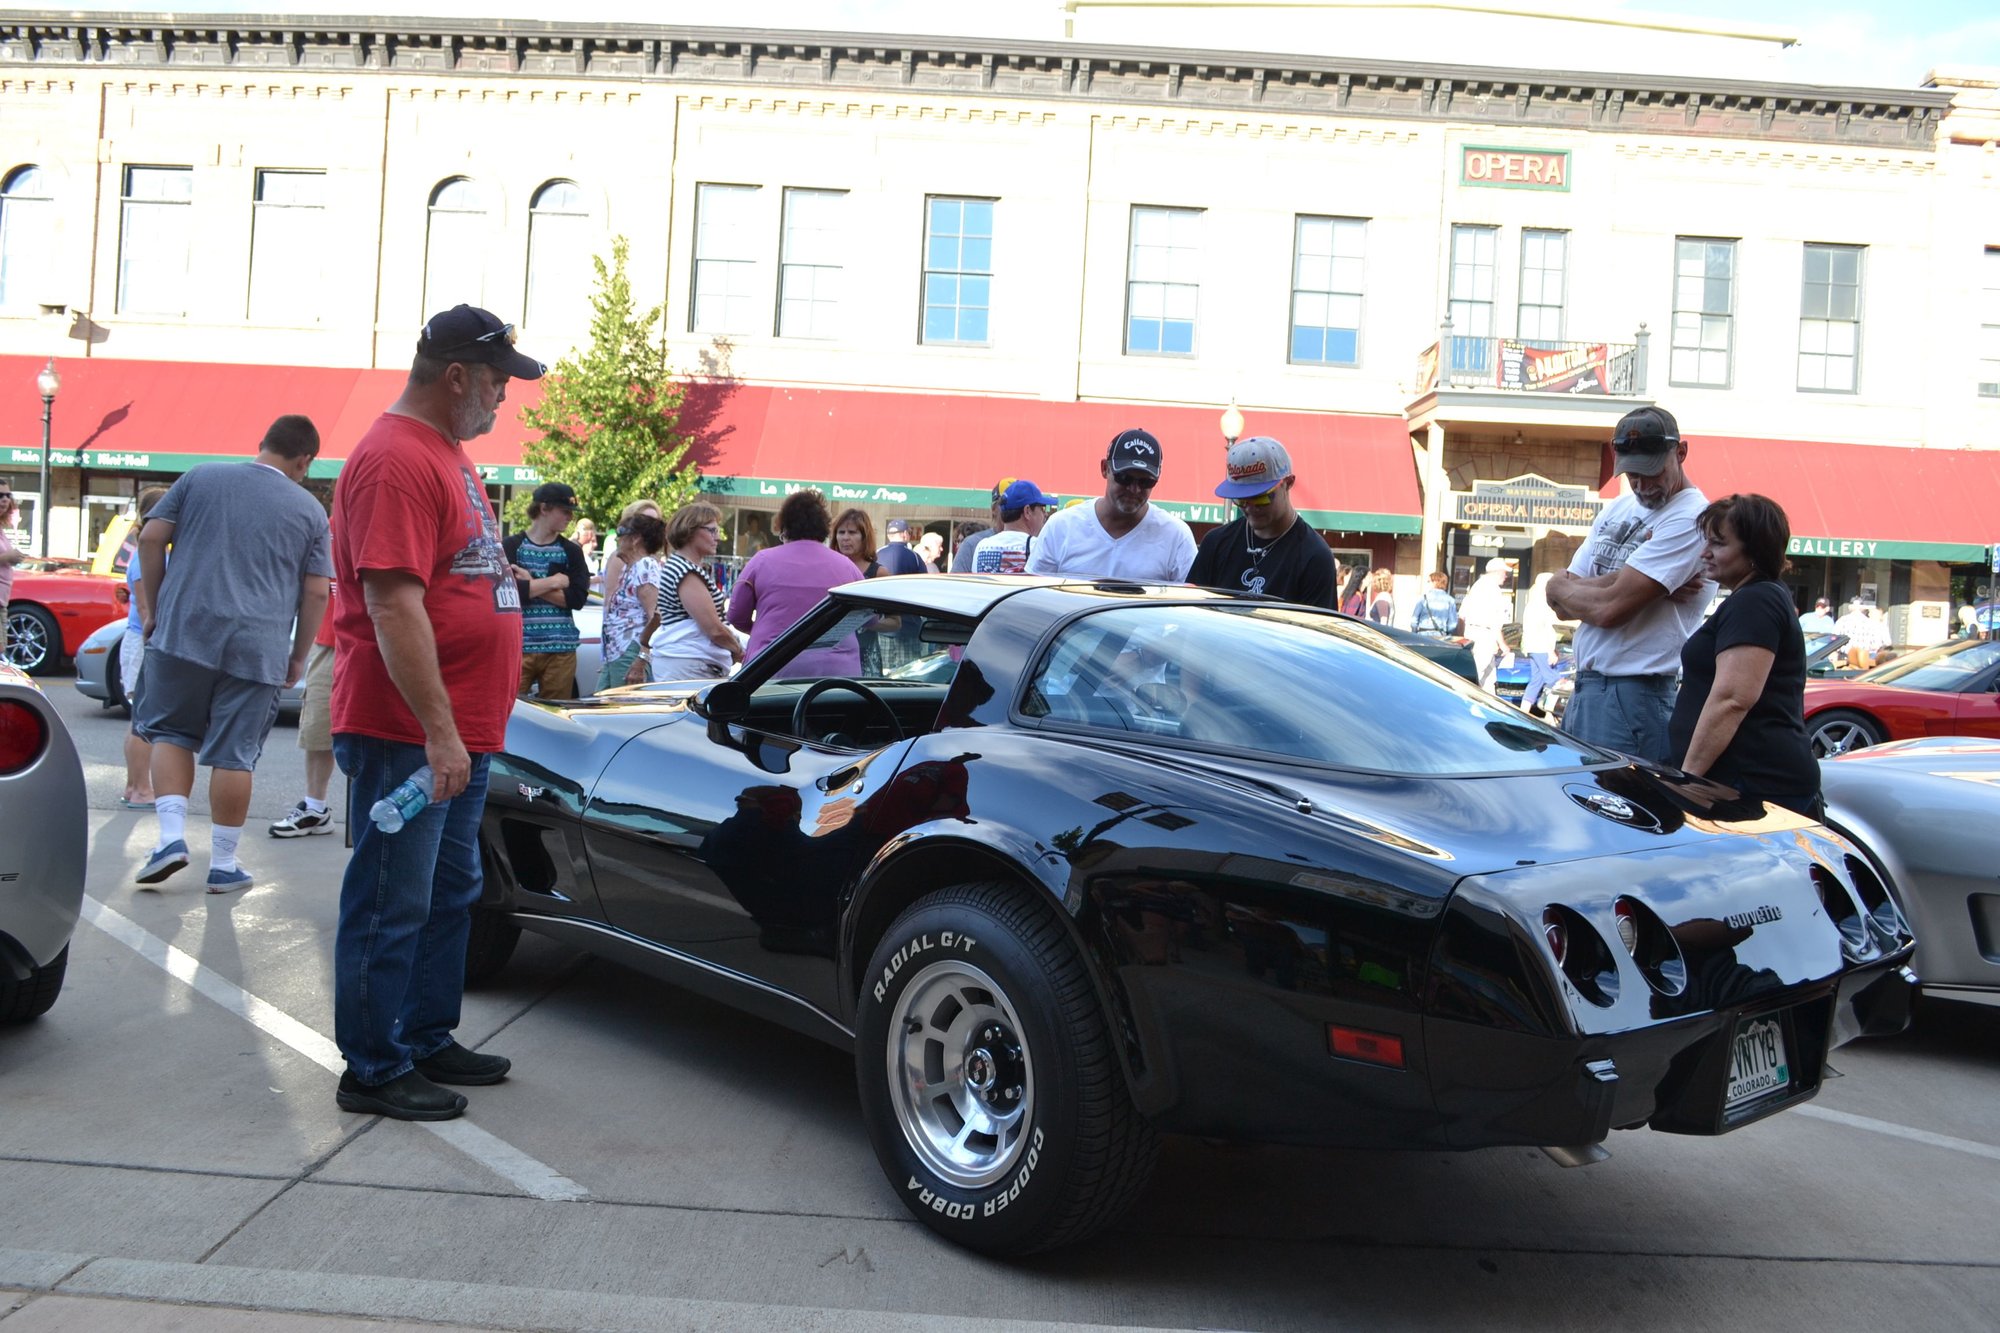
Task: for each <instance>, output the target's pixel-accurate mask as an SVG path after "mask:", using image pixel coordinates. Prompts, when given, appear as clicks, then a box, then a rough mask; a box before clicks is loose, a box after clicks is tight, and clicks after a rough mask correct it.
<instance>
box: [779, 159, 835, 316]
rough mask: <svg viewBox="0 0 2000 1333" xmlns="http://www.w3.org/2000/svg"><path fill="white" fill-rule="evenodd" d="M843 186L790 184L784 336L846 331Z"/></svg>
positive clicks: (782, 271) (783, 265)
mask: <svg viewBox="0 0 2000 1333" xmlns="http://www.w3.org/2000/svg"><path fill="white" fill-rule="evenodd" d="M846 198H847V195H846V192H845V191H842V190H786V191H785V236H784V242H783V248H782V250H781V251H780V253H779V255H778V336H779V337H781V338H831V337H833V336H835V335H836V334H837V333H839V332H840V274H841V270H840V261H841V258H842V245H841V237H840V208H841V204H842V202H843V201H844V200H845V199H846Z"/></svg>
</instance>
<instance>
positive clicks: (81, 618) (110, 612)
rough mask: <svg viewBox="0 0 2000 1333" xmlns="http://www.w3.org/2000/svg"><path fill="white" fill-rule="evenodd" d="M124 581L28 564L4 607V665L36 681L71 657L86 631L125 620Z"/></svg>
mask: <svg viewBox="0 0 2000 1333" xmlns="http://www.w3.org/2000/svg"><path fill="white" fill-rule="evenodd" d="M126 597H127V593H126V591H125V580H124V579H122V578H118V577H115V576H110V575H104V574H92V573H90V572H88V571H87V570H83V569H78V568H76V567H75V566H73V565H61V564H56V563H54V562H50V561H29V562H27V563H25V564H23V565H22V566H21V567H20V568H18V569H16V570H15V571H14V591H13V593H12V595H11V596H10V597H9V599H8V602H7V660H8V661H9V662H11V663H13V664H14V665H15V666H17V667H19V668H20V669H21V670H23V671H26V672H28V673H29V674H30V675H41V674H43V673H45V672H47V671H50V670H52V669H53V668H54V667H55V665H56V663H57V662H59V661H61V660H62V659H63V658H65V657H74V656H75V655H76V651H77V649H79V648H81V647H82V646H83V641H84V640H85V639H87V638H89V637H90V634H91V631H93V630H95V629H97V628H98V627H100V626H102V625H107V624H109V623H111V622H112V621H114V620H123V619H124V618H125V616H126V614H127V604H126Z"/></svg>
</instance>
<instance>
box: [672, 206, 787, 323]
mask: <svg viewBox="0 0 2000 1333" xmlns="http://www.w3.org/2000/svg"><path fill="white" fill-rule="evenodd" d="M757 189H758V187H757V186H755V185H697V186H695V187H694V301H693V309H692V312H691V313H690V315H689V316H688V327H689V328H691V329H693V330H694V331H695V332H696V333H755V332H756V331H757V327H758V324H759V323H760V321H759V319H758V316H757V292H756V287H757V234H756V221H757V219H756V212H757ZM766 299H768V297H767V298H766ZM764 308H765V309H766V310H769V309H770V307H769V306H766V307H764Z"/></svg>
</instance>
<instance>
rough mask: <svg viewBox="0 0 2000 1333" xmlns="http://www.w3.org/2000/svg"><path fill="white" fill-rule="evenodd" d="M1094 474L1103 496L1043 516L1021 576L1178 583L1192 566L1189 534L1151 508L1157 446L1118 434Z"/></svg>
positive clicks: (1144, 437) (1143, 434)
mask: <svg viewBox="0 0 2000 1333" xmlns="http://www.w3.org/2000/svg"><path fill="white" fill-rule="evenodd" d="M1097 470H1098V471H1099V472H1100V473H1102V474H1103V477H1104V494H1103V495H1102V496H1101V497H1099V498H1098V499H1097V500H1095V501H1094V502H1092V503H1090V504H1080V505H1075V506H1073V507H1071V508H1069V509H1064V510H1060V511H1058V512H1056V513H1054V514H1051V515H1050V516H1049V521H1048V523H1047V524H1046V525H1045V526H1044V527H1043V528H1042V532H1041V535H1040V536H1039V537H1037V538H1036V539H1035V546H1034V549H1033V550H1032V551H1030V552H1029V553H1028V573H1030V574H1061V575H1068V576H1071V577H1074V578H1080V579H1129V580H1132V581H1134V582H1144V583H1184V582H1186V580H1187V574H1188V568H1189V566H1191V565H1193V564H1194V551H1195V546H1194V533H1192V532H1191V531H1189V530H1188V525H1187V524H1186V523H1184V522H1182V521H1181V520H1180V519H1179V518H1177V517H1175V516H1174V515H1172V514H1169V513H1167V512H1166V511H1165V510H1164V509H1161V508H1159V507H1157V506H1156V505H1154V504H1153V503H1152V494H1153V487H1154V485H1155V484H1157V483H1158V481H1159V480H1160V442H1159V441H1158V440H1156V439H1154V438H1153V436H1152V435H1151V434H1150V433H1149V432H1147V431H1143V430H1128V431H1123V432H1121V433H1120V434H1119V435H1118V436H1117V437H1116V438H1114V439H1113V440H1112V441H1111V447H1110V448H1109V449H1108V450H1106V451H1105V455H1104V457H1103V458H1102V459H1101V460H1100V461H1099V462H1098V464H1097Z"/></svg>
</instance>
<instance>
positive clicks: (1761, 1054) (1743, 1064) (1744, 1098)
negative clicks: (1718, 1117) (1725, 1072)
mask: <svg viewBox="0 0 2000 1333" xmlns="http://www.w3.org/2000/svg"><path fill="white" fill-rule="evenodd" d="M1791 1082H1792V1071H1791V1062H1790V1061H1789V1060H1788V1059H1787V1058H1786V1054H1785V1025H1784V1023H1783V1022H1782V1021H1781V1020H1779V1019H1777V1018H1759V1019H1756V1020H1755V1021H1753V1022H1749V1023H1745V1024H1743V1025H1742V1026H1741V1027H1739V1028H1737V1029H1736V1048H1735V1050H1734V1052H1733V1053H1732V1057H1731V1063H1730V1066H1729V1090H1728V1091H1727V1092H1726V1093H1724V1094H1723V1098H1722V1106H1723V1109H1724V1110H1734V1109H1735V1108H1736V1107H1738V1106H1741V1105H1743V1103H1745V1102H1752V1101H1755V1100H1757V1099H1758V1098H1759V1097H1763V1096H1766V1095H1768V1094H1770V1093H1773V1092H1779V1091H1782V1090H1783V1089H1785V1088H1787V1087H1789V1086H1791Z"/></svg>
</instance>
